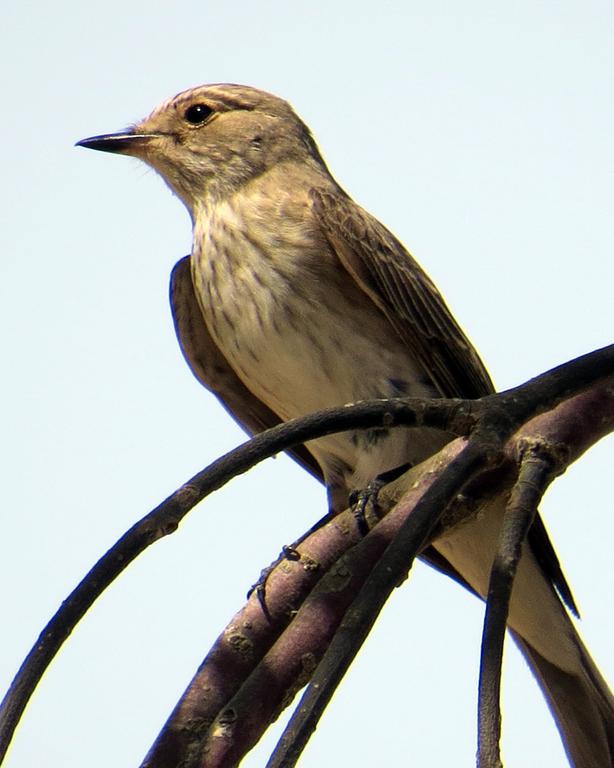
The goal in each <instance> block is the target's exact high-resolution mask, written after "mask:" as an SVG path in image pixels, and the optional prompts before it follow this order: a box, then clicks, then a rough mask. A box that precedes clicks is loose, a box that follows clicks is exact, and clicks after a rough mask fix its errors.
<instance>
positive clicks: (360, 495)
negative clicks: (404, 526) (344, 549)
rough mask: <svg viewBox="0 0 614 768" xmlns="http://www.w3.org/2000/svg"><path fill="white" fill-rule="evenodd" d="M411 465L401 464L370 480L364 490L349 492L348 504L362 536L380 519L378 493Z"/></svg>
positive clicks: (380, 511)
mask: <svg viewBox="0 0 614 768" xmlns="http://www.w3.org/2000/svg"><path fill="white" fill-rule="evenodd" d="M411 466H412V465H411V464H410V463H407V464H402V465H401V466H399V467H394V469H388V470H386V472H382V473H381V474H379V475H377V476H376V477H374V478H373V480H371V482H370V483H369V484H368V485H367V487H366V488H363V489H362V490H357V491H350V495H349V499H348V501H349V504H350V507H351V508H352V512H353V513H354V517H355V518H356V525H357V526H358V530H359V531H360V533H361V534H362V535H363V536H366V534H367V533H369V531H370V530H371V529H372V528H373V527H374V526H375V525H377V523H379V521H380V520H381V519H382V510H381V507H380V505H379V502H378V496H379V492H380V491H381V490H382V488H383V487H384V486H385V485H388V483H391V482H392V481H393V480H396V479H397V478H398V477H400V476H401V475H402V474H404V473H405V472H407V470H408V469H411Z"/></svg>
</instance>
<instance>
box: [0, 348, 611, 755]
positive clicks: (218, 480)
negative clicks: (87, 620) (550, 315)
mask: <svg viewBox="0 0 614 768" xmlns="http://www.w3.org/2000/svg"><path fill="white" fill-rule="evenodd" d="M613 373H614V345H612V346H610V347H607V348H605V349H602V350H598V351H596V352H593V353H590V354H588V355H585V356H583V357H582V358H578V360H575V361H572V362H571V363H567V364H565V365H563V366H559V367H558V368H556V369H553V370H552V371H550V372H548V373H546V374H543V375H542V376H539V377H537V378H536V379H533V380H532V381H531V382H529V383H528V384H526V385H523V386H522V387H517V388H515V389H513V390H509V391H508V392H504V393H501V394H500V395H490V396H488V397H485V398H483V399H482V400H480V401H461V400H433V401H422V400H419V399H397V400H390V401H383V400H378V401H371V402H367V403H359V404H357V405H352V406H346V407H342V408H334V409H328V410H327V411H322V412H320V413H317V414H313V415H311V416H307V417H304V418H301V419H296V420H294V421H293V422H288V423H287V424H282V425H279V426H277V427H274V428H273V429H271V430H268V431H267V432H265V433H262V434H261V435H258V436H256V437H255V438H253V439H252V440H250V441H249V442H247V443H244V444H243V445H241V446H239V448H237V449H235V450H234V451H231V452H229V453H228V454H226V456H224V457H222V458H221V459H219V460H217V461H216V462H214V463H213V464H212V465H210V467H208V468H207V469H206V470H203V471H202V472H199V473H198V474H197V475H195V476H194V477H193V478H191V480H189V481H188V482H187V483H185V484H184V485H183V486H182V487H181V488H180V489H179V490H178V491H177V492H175V493H174V494H172V495H171V496H169V497H168V498H167V499H166V500H165V501H164V502H162V504H160V505H159V506H158V507H156V508H155V509H154V510H153V511H152V512H151V513H149V514H148V515H147V516H145V517H144V518H143V519H142V520H141V521H139V522H138V523H136V524H135V525H134V526H133V527H132V528H131V529H130V530H129V531H128V532H127V533H126V534H125V535H124V536H122V537H121V538H120V539H119V541H118V542H117V543H116V544H115V545H114V546H113V547H112V548H111V549H110V550H109V551H108V552H107V553H106V554H105V555H104V556H103V557H102V558H101V559H100V560H99V562H98V563H97V564H96V565H95V566H94V567H93V568H92V569H91V570H90V572H89V573H88V574H87V575H86V577H85V578H84V579H83V580H82V581H81V582H80V584H79V585H78V586H77V587H76V589H75V590H74V591H73V592H72V593H71V594H70V596H69V597H68V598H67V600H66V601H65V602H64V603H63V604H62V606H61V607H60V609H59V610H58V612H57V613H56V614H55V616H54V617H53V618H52V619H51V621H50V622H49V624H48V625H47V627H45V629H44V630H43V632H42V633H41V635H40V637H39V639H38V640H37V642H36V643H35V645H34V647H33V648H32V650H31V651H30V653H29V654H28V656H27V658H26V660H25V661H24V663H23V664H22V666H21V668H20V670H19V672H18V673H17V675H16V677H15V679H14V681H13V684H12V685H11V688H10V689H9V691H8V693H7V695H6V696H5V699H4V701H3V702H2V705H1V707H0V759H1V758H2V757H3V756H4V754H5V753H6V750H7V748H8V745H9V742H10V740H11V738H12V734H13V732H14V729H15V727H16V725H17V722H18V721H19V718H20V717H21V714H22V712H23V710H24V708H25V706H26V704H27V701H28V700H29V698H30V696H31V694H32V692H33V690H34V688H35V686H36V685H37V683H38V681H39V680H40V677H41V676H42V674H43V673H44V671H45V669H46V667H47V666H48V664H49V663H50V661H51V659H52V658H53V657H54V655H55V654H56V653H57V651H58V650H59V648H60V647H61V645H62V643H63V642H64V640H65V639H66V638H67V637H68V635H69V634H70V632H71V631H72V629H73V628H74V626H75V625H76V623H77V622H78V621H79V620H80V618H81V617H82V616H83V615H84V614H85V612H86V611H87V610H88V609H89V607H90V606H91V605H92V604H93V602H94V601H95V600H96V599H97V598H98V597H99V596H100V594H101V593H102V592H103V591H104V589H105V588H106V587H107V586H108V585H109V584H110V583H111V582H112V581H113V580H114V579H115V578H116V577H117V576H118V575H119V574H120V573H121V572H122V571H123V570H124V568H126V567H127V566H128V565H129V563H131V562H132V561H133V560H134V559H135V558H136V557H137V556H138V555H139V554H140V553H141V552H142V551H144V550H145V549H146V548H147V547H148V546H149V545H150V544H152V543H153V542H155V541H157V540H158V539H160V538H162V537H163V536H166V535H168V534H170V533H172V532H173V531H174V530H176V528H177V526H178V524H179V522H180V521H181V520H182V519H183V517H184V516H185V515H186V514H187V512H188V511H189V510H190V509H192V507H194V506H195V505H196V504H197V503H198V502H199V501H201V500H202V499H203V498H205V496H207V495H208V494H209V493H211V492H213V491H214V490H217V489H218V488H220V487H222V486H223V485H224V484H225V483H226V482H228V480H230V479H231V478H232V477H234V476H236V475H237V474H240V473H242V472H245V471H246V470H247V469H249V468H251V467H252V466H254V465H255V464H257V463H258V462H259V461H262V460H263V459H265V458H268V457H269V456H272V455H273V454H275V453H278V452H279V451H282V450H285V449H287V448H290V447H292V446H294V445H297V444H300V443H303V442H305V441H307V440H312V439H316V438H317V437H321V436H324V435H326V434H331V433H334V432H339V431H345V430H349V429H361V428H373V427H378V426H379V427H387V428H390V427H394V426H429V427H433V428H439V429H443V430H444V431H446V432H447V433H450V434H453V435H454V434H456V435H466V434H468V433H469V432H471V431H472V430H473V428H474V427H475V425H476V423H477V420H478V418H481V419H482V423H485V422H484V419H485V420H486V422H490V423H491V424H495V425H496V424H499V425H502V424H503V425H505V430H506V431H507V432H509V431H510V430H511V429H513V428H518V427H519V426H520V424H521V423H522V422H523V421H524V420H526V419H527V418H528V417H530V416H533V415H536V414H538V413H543V412H544V411H546V410H548V409H549V408H551V407H553V405H555V404H557V403H558V402H560V401H561V399H563V398H565V397H569V396H570V395H571V394H576V393H579V392H581V391H582V390H584V389H585V388H586V387H587V386H588V385H589V384H590V383H592V382H595V381H598V380H600V379H603V378H604V377H605V376H608V375H612V374H613Z"/></svg>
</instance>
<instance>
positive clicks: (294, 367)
mask: <svg viewBox="0 0 614 768" xmlns="http://www.w3.org/2000/svg"><path fill="white" fill-rule="evenodd" d="M79 144H81V145H82V146H85V147H90V148H92V149H99V150H103V151H107V152H117V153H123V154H128V155H133V156H135V157H138V158H140V159H141V160H143V161H145V162H146V163H148V164H149V165H150V166H152V167H153V168H154V169H155V170H156V171H158V173H160V175H161V176H162V177H163V179H164V180H165V181H166V183H167V184H168V185H169V186H170V188H171V189H172V190H173V191H174V192H175V194H177V195H178V197H179V198H180V199H181V200H182V201H183V202H184V203H185V205H186V207H187V208H188V211H189V212H190V215H191V218H192V224H193V248H192V254H191V256H190V257H186V258H184V259H182V260H181V261H180V262H179V263H178V264H177V265H176V267H175V269H174V270H173V277H172V283H171V302H172V306H173V315H174V319H175V326H176V329H177V335H178V337H179V342H180V344H181V348H182V350H183V353H184V355H185V357H186V359H187V361H188V363H189V365H190V366H191V368H192V370H193V372H194V373H195V375H196V376H197V378H198V379H199V380H200V381H201V382H202V383H203V384H204V385H205V386H206V387H208V388H209V389H210V390H211V391H213V392H214V393H215V394H216V395H217V397H218V398H219V399H220V400H221V401H222V403H223V404H224V405H225V406H226V408H227V409H228V410H229V411H230V413H231V414H232V415H233V416H234V418H235V419H236V420H237V421H238V422H239V423H240V424H241V425H242V426H243V427H244V428H245V429H246V430H247V431H248V432H250V433H255V432H259V431H261V430H263V429H265V428H267V427H270V426H272V425H273V424H276V423H278V422H280V421H285V420H287V419H291V418H294V417H296V416H301V415H304V414H307V413H310V412H312V411H317V410H320V409H322V408H327V407H330V406H336V405H342V404H344V403H348V402H355V401H357V400H366V399H370V398H387V397H399V396H418V397H461V398H477V397H481V396H482V395H487V394H489V393H490V392H492V391H493V390H492V384H491V381H490V378H489V376H488V374H487V372H486V370H485V368H484V366H483V365H482V363H481V361H480V359H479V357H478V356H477V354H476V352H475V351H474V349H473V347H472V346H471V344H470V342H469V341H468V339H467V337H466V336H465V334H464V333H463V332H462V330H461V329H460V327H459V326H458V324H457V323H456V321H455V320H454V318H453V317H452V315H451V314H450V311H449V309H448V308H447V306H446V304H445V303H444V301H443V299H442V297H441V295H440V294H439V292H438V291H437V289H436V288H435V286H434V285H433V283H432V282H431V280H430V279H429V278H428V276H427V275H426V274H425V273H424V271H423V270H422V269H421V267H420V266H419V265H418V264H417V262H416V261H415V260H414V259H413V258H412V256H411V255H410V254H409V253H408V252H407V251H406V250H405V248H404V247H403V246H402V245H401V243H400V242H399V241H398V240H397V239H396V238H395V237H394V235H392V234H391V233H390V232H389V231H388V230H387V229H386V228H385V227H384V226H383V225H382V224H380V223H379V222H378V221H377V220H376V219H374V218H373V217H372V216H370V215H369V214H368V213H367V212H366V211H364V210H363V209H362V208H360V207H359V206H358V205H357V204H356V203H355V202H354V201H353V200H352V199H351V198H350V197H349V196H348V195H347V194H346V193H345V192H344V191H343V189H341V187H340V186H339V185H338V184H337V182H336V181H335V180H334V179H333V177H332V176H331V174H330V172H329V171H328V168H327V167H326V165H325V163H324V160H323V159H322V156H321V155H320V152H319V150H318V148H317V146H316V143H315V141H314V139H313V137H312V135H311V133H310V131H309V129H308V128H307V126H306V125H305V124H304V123H303V122H302V121H301V120H300V119H299V118H298V117H297V115H296V113H295V112H294V111H293V109H292V108H291V107H290V105H289V104H288V103H287V102H285V101H283V100H281V99H279V98H277V97H275V96H272V95H271V94H268V93H264V92H262V91H259V90H256V89H255V88H249V87H246V86H240V85H229V84H225V85H207V86H202V87H199V88H194V89H192V90H188V91H185V92H183V93H180V94H179V95H178V96H175V97H174V98H172V99H169V100H168V101H165V102H164V103H163V104H161V105H160V106H159V107H158V108H157V109H155V110H154V111H153V112H152V114H151V115H150V116H149V117H148V118H146V119H145V120H143V121H142V122H140V123H138V124H136V125H135V126H133V127H132V128H130V129H129V130H127V131H124V132H122V133H114V134H106V135H102V136H94V137H92V138H89V139H84V140H83V141H81V142H79ZM447 439H449V437H448V438H446V436H445V435H442V434H441V433H438V432H436V431H434V430H430V429H423V428H420V429H399V428H397V429H394V430H390V431H387V430H382V429H378V430H371V431H367V432H361V431H356V432H344V433H341V434H337V435H330V436H328V437H323V438H321V439H318V440H315V441H312V442H310V443H308V444H307V445H306V446H305V447H304V448H301V449H298V450H296V451H294V452H293V455H294V457H295V458H296V459H297V460H299V461H300V462H301V463H302V464H303V465H304V466H306V467H307V468H309V469H310V470H311V471H312V472H313V473H314V474H316V475H318V476H320V477H321V478H322V479H323V481H324V483H325V484H326V487H327V489H328V494H329V501H330V506H331V509H332V510H341V509H343V508H345V507H346V506H347V501H348V493H349V492H350V491H351V490H354V489H361V488H364V487H365V486H366V485H367V484H368V483H369V482H370V481H372V480H373V479H374V478H375V477H376V476H378V475H379V474H381V473H382V472H385V471H388V470H392V469H394V468H396V467H399V466H401V465H405V464H408V463H412V464H414V463H417V462H420V461H422V460H423V459H425V458H426V457H427V456H429V455H431V454H433V453H434V452H435V451H437V450H438V449H439V448H440V447H441V446H442V445H443V444H444V443H445V442H446V440H447ZM500 522H501V512H500V511H499V512H497V513H493V514H490V515H484V516H483V517H482V518H481V519H479V520H473V521H471V522H469V523H467V524H465V525H461V526H460V527H459V528H458V529H455V530H454V531H453V532H452V533H450V534H448V535H446V536H445V537H443V538H442V539H441V540H439V541H435V542H434V544H433V546H434V548H435V550H437V553H438V558H437V560H438V565H439V567H440V568H442V569H443V570H444V571H445V570H448V571H449V572H455V573H456V574H457V575H458V574H460V576H461V577H462V579H463V580H464V581H465V583H466V584H467V585H468V586H469V587H470V588H472V589H473V590H474V591H475V592H477V593H478V594H481V595H482V596H484V595H485V593H486V589H487V584H488V574H489V569H490V565H491V563H492V559H493V555H494V551H495V547H496V541H497V534H498V529H499V526H500ZM535 526H536V528H535V529H534V530H535V531H537V535H533V536H532V537H531V538H530V541H529V545H528V546H525V549H524V554H523V557H522V560H521V563H520V568H519V572H518V576H517V580H516V584H515V586H514V591H513V596H512V603H511V607H510V616H509V625H510V628H511V629H512V631H513V634H514V637H515V639H516V640H517V642H518V644H519V646H520V649H521V650H522V651H523V653H524V655H525V657H526V658H527V661H528V663H529V665H530V666H531V668H532V669H533V671H534V673H535V675H536V677H537V679H538V681H539V682H540V685H541V687H542V689H543V691H544V695H545V697H546V699H547V701H548V703H549V706H550V708H551V710H552V713H553V715H554V717H555V719H556V721H557V723H558V727H559V730H560V732H561V735H562V738H563V742H564V745H565V748H566V750H567V754H568V756H569V758H570V761H571V763H572V764H573V765H574V766H576V768H611V766H612V755H613V754H614V700H613V697H612V694H611V693H610V691H609V689H608V687H607V684H606V683H605V681H604V680H603V678H602V677H601V675H600V674H599V672H598V670H597V668H596V666H595V664H594V663H593V661H592V660H591V658H590V656H589V654H588V652H587V650H586V649H585V647H584V645H583V644H582V642H581V640H580V638H579V636H578V634H577V632H576V630H575V628H574V626H573V624H572V622H571V620H570V619H569V617H568V615H567V613H566V610H565V608H564V607H563V605H562V603H561V600H560V599H559V597H558V595H557V592H556V591H555V587H556V588H557V589H558V592H559V594H561V595H563V597H564V598H566V600H567V602H568V604H570V605H571V607H572V608H573V599H572V598H571V594H570V592H569V588H568V587H567V585H566V583H565V579H564V577H563V575H562V573H561V571H560V567H559V565H558V561H557V559H556V555H555V554H554V550H553V548H552V545H551V544H550V542H549V540H548V537H547V535H546V533H545V530H544V529H543V523H542V522H541V520H540V519H539V518H538V519H537V521H536V523H535Z"/></svg>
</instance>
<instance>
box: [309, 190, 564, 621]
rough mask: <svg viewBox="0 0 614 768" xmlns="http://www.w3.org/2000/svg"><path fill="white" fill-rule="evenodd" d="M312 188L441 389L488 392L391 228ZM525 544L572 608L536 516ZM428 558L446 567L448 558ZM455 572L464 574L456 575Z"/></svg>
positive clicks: (449, 393) (360, 279)
mask: <svg viewBox="0 0 614 768" xmlns="http://www.w3.org/2000/svg"><path fill="white" fill-rule="evenodd" d="M311 195H312V200H313V206H314V212H315V215H316V216H317V218H318V220H319V222H320V225H321V226H322V229H323V231H324V233H325V235H326V238H327V239H328V241H329V243H330V244H331V246H332V248H333V249H334V251H335V252H336V254H337V256H338V257H339V259H340V261H341V263H342V264H343V266H344V267H345V268H346V269H347V271H348V272H349V273H350V275H351V276H352V278H353V279H354V280H355V281H356V283H357V284H358V285H359V286H360V288H361V289H362V290H363V291H364V292H365V294H366V295H367V296H368V297H369V298H370V299H371V301H373V302H374V303H375V304H377V306H378V307H379V308H380V309H381V310H382V311H383V312H385V314H386V316H387V317H388V319H389V320H390V323H391V325H392V326H393V327H394V328H395V330H396V331H397V333H398V334H399V335H400V336H401V338H402V339H403V340H404V341H405V343H406V344H407V346H408V347H409V348H410V349H411V350H412V352H413V353H414V355H415V356H416V359H417V360H419V361H420V363H421V365H422V367H423V368H424V371H425V372H426V374H427V375H428V376H430V378H431V380H432V381H433V383H434V385H435V386H436V387H437V389H438V391H439V392H440V394H441V395H442V396H443V397H462V398H472V397H482V396H483V395H487V394H489V393H491V392H493V391H494V390H493V385H492V382H491V380H490V377H489V375H488V373H487V372H486V369H485V368H484V365H483V364H482V362H481V360H480V358H479V357H478V355H477V353H476V352H475V350H474V349H473V347H472V345H471V343H470V342H469V340H468V339H467V337H466V336H465V334H464V333H463V331H462V330H461V329H460V327H459V325H458V324H457V322H456V321H455V320H454V318H453V317H452V314H451V313H450V310H449V309H448V307H447V306H446V304H445V302H444V300H443V298H442V297H441V295H440V293H439V291H438V290H437V288H436V287H435V285H434V284H433V282H432V281H431V279H430V278H429V277H428V275H426V274H425V272H424V271H423V270H422V268H421V267H420V265H419V264H418V263H417V262H416V260H415V259H414V258H413V257H412V256H411V255H410V254H409V253H408V252H407V250H406V249H405V248H404V247H403V245H402V244H401V243H400V242H399V241H398V240H397V239H396V238H395V237H394V235H393V234H391V233H390V232H389V231H388V230H387V229H386V228H385V227H384V226H383V225H382V224H380V223H379V222H378V221H377V220H376V219H374V218H373V217H372V216H370V215H369V214H368V213H367V212H366V211H364V210H363V209H362V208H360V207H359V206H358V205H356V203H354V202H353V201H352V200H351V199H350V198H348V197H346V196H345V195H343V194H342V193H341V194H340V193H331V192H329V191H326V190H322V189H313V190H312V193H311ZM529 544H530V546H531V549H532V550H533V552H534V553H535V556H536V557H537V560H538V562H539V564H540V566H541V568H542V569H543V571H544V573H545V574H546V576H547V577H548V578H549V580H550V581H551V582H552V583H553V584H554V585H555V587H556V589H557V590H558V592H559V595H560V596H561V597H562V599H563V601H564V602H565V603H566V605H567V606H568V607H569V608H570V610H571V611H572V612H574V613H577V608H576V605H575V603H574V599H573V596H572V594H571V590H570V588H569V585H568V584H567V581H566V580H565V576H564V574H563V572H562V570H561V566H560V564H559V561H558V558H557V556H556V552H555V550H554V547H553V546H552V543H551V541H550V539H549V537H548V533H547V531H546V528H545V526H544V523H543V521H542V519H541V517H539V515H538V516H537V518H536V520H535V522H534V524H533V526H532V528H531V530H530V532H529ZM426 559H429V558H428V556H427V558H426ZM430 560H431V562H432V564H433V565H435V567H436V568H439V570H442V571H446V572H447V573H448V574H450V570H451V569H450V565H449V564H448V563H447V561H443V562H442V561H441V560H440V561H437V560H436V559H434V558H430ZM450 575H453V574H450ZM453 576H454V575H453ZM455 578H457V580H458V581H462V578H461V579H459V578H458V575H456V576H455Z"/></svg>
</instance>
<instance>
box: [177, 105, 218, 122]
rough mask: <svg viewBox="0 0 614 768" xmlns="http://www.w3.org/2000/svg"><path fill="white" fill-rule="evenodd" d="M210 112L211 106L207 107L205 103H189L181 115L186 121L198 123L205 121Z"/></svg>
mask: <svg viewBox="0 0 614 768" xmlns="http://www.w3.org/2000/svg"><path fill="white" fill-rule="evenodd" d="M212 112H213V110H212V109H211V107H208V106H207V105H206V104H191V105H190V106H189V107H188V108H187V109H186V111H185V112H184V113H183V116H184V117H185V119H186V120H187V121H188V123H191V124H192V125H200V124H201V123H204V122H205V120H206V119H207V118H208V117H209V115H210V114H211V113H212Z"/></svg>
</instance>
